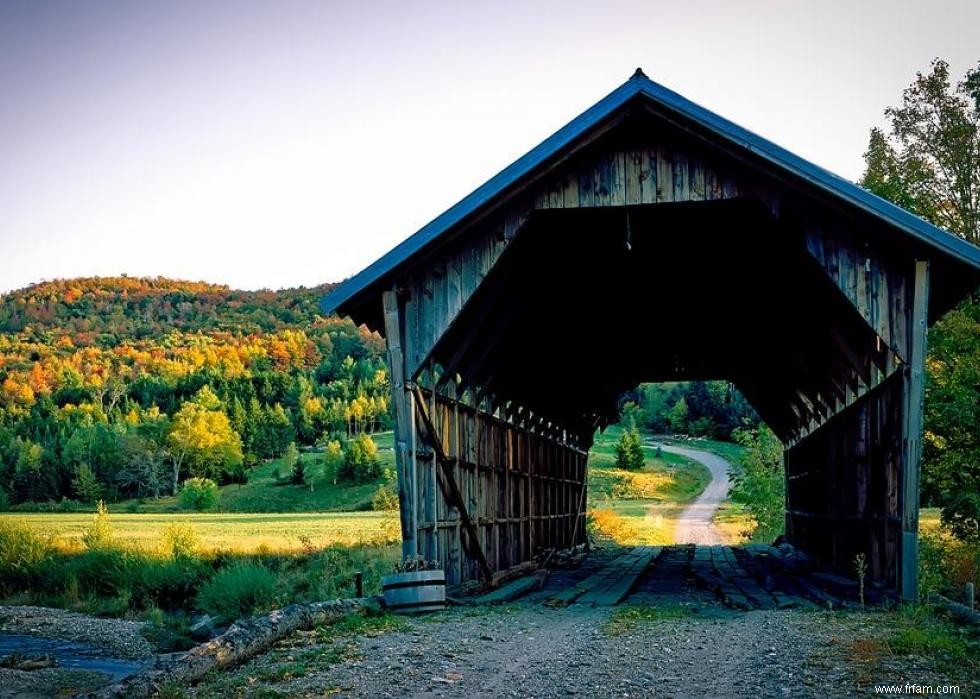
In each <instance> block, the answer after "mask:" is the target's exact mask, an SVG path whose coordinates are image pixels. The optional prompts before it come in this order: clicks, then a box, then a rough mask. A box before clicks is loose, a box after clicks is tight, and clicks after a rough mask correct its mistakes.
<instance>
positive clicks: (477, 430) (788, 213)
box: [324, 70, 980, 598]
mask: <svg viewBox="0 0 980 699" xmlns="http://www.w3.org/2000/svg"><path fill="white" fill-rule="evenodd" d="M978 282H980V250H978V249H977V248H975V247H973V246H971V245H970V244H968V243H966V242H964V241H962V240H960V239H958V238H956V237H954V236H952V235H950V234H948V233H946V232H944V231H942V230H940V229H938V228H936V227H934V226H932V225H930V224H928V223H926V222H925V221H923V220H922V219H920V218H917V217H916V216H913V215H912V214H910V213H908V212H907V211H905V210H903V209H901V208H898V207H896V206H894V205H892V204H890V203H888V202H886V201H884V200H882V199H880V198H878V197H876V196H873V195H871V194H869V193H867V192H866V191H864V190H862V189H861V188H860V187H857V186H856V185H854V184H852V183H851V182H848V181H845V180H843V179H841V178H839V177H837V176H835V175H833V174H831V173H829V172H827V171H826V170H823V169H821V168H819V167H816V166H815V165H813V164H811V163H809V162H807V161H805V160H803V159H802V158H799V157H797V156H796V155H793V154H792V153H790V152H788V151H786V150H784V149H782V148H780V147H779V146H776V145H774V144H773V143H770V142H769V141H767V140H765V139H763V138H760V137H759V136H757V135H755V134H753V133H751V132H749V131H747V130H745V129H743V128H741V127H739V126H737V125H735V124H733V123H731V122H730V121H727V120H725V119H723V118H721V117H719V116H718V115H716V114H713V113H712V112H710V111H708V110H706V109H704V108H702V107H699V106H698V105H696V104H693V103H692V102H690V101H688V100H686V99H684V98H683V97H681V96H680V95H678V94H676V93H674V92H672V91H670V90H668V89H666V88H664V87H662V86H661V85H658V84H657V83H655V82H653V81H651V80H650V79H648V78H647V77H646V76H645V75H644V74H643V73H642V72H641V71H639V70H638V71H637V72H636V74H634V75H633V77H632V78H630V79H629V80H628V81H627V82H626V83H624V84H623V85H621V86H620V87H619V88H617V89H616V90H614V91H613V92H612V93H611V94H609V95H608V96H606V97H605V98H604V99H602V100H600V101H599V102H598V103H596V104H595V105H594V106H593V107H591V108H590V109H588V110H586V111H585V112H584V113H582V114H581V115H579V116H578V117H577V118H575V119H574V120H573V121H571V122H570V123H569V124H568V125H567V126H565V127H564V128H562V129H561V130H559V131H558V132H557V133H555V134H554V135H553V136H551V137H550V138H548V139H547V140H545V141H544V142H543V143H541V144H540V145H539V146H537V147H536V148H534V149H533V150H532V151H530V152H529V153H527V154H526V155H525V156H523V157H522V158H520V159H519V160H517V161H516V162H514V163H513V164H512V165H510V166H509V167H507V168H506V169H505V170H503V171H502V172H501V173H499V174H498V175H496V176H495V177H493V178H492V179H491V180H489V181H488V182H487V183H486V184H484V185H483V186H481V187H480V188H479V189H477V190H476V191H474V192H473V193H472V194H470V195H469V196H467V197H466V198H465V199H463V200H462V201H460V202H459V203H458V204H456V205H455V206H453V207H452V208H451V209H449V210H448V211H446V212H445V213H443V214H442V215H440V216H439V217H437V218H436V219H435V220H433V221H432V222H431V223H429V224H428V225H427V226H425V227H424V228H422V229H421V230H420V231H418V232H417V233H415V234H414V235H412V236H411V237H409V238H408V239H406V240H405V241H404V242H402V243H401V244H400V245H398V246H397V247H396V248H394V249H393V250H391V251H390V252H389V253H387V254H386V255H385V256H383V257H382V258H380V259H379V260H377V261H376V262H374V263H373V264H372V265H370V266H369V267H368V268H366V269H365V270H363V271H362V272H360V273H359V274H357V275H356V276H354V277H352V278H350V279H348V280H346V281H345V282H344V283H343V284H341V285H340V286H339V287H338V288H337V289H335V290H334V291H333V292H332V293H331V294H330V296H328V297H327V298H326V299H325V301H324V307H325V310H326V311H328V312H334V311H336V312H339V313H341V314H345V315H349V316H351V317H352V318H354V320H355V321H357V322H359V323H365V324H367V325H368V326H369V327H371V328H373V329H375V330H378V331H380V332H381V333H382V334H384V336H385V337H386V338H387V342H388V356H389V362H390V371H391V380H392V389H393V406H394V415H395V445H396V460H397V468H398V484H399V500H400V503H401V528H402V537H403V546H404V549H403V550H404V554H405V555H406V556H415V555H421V556H424V557H425V558H426V559H427V560H436V561H439V562H440V563H441V564H443V565H444V567H445V569H446V572H447V575H448V579H449V581H450V582H461V581H465V580H469V579H474V578H480V577H487V576H489V575H490V574H491V573H492V572H493V571H497V570H501V569H505V568H508V567H510V566H513V565H516V564H518V563H521V562H522V561H525V560H527V559H529V558H530V557H531V556H532V555H534V554H535V552H536V551H539V550H541V549H543V548H551V547H568V546H572V545H574V544H577V543H579V542H581V541H582V540H583V539H584V536H585V504H586V458H587V451H588V449H589V446H590V445H591V443H592V439H593V435H594V434H595V431H596V429H597V428H602V427H604V426H605V425H606V424H608V423H609V422H611V421H614V420H615V419H616V417H617V398H618V397H619V396H620V395H621V394H622V393H623V392H624V391H626V390H628V389H630V388H632V387H634V386H635V385H636V384H637V383H639V382H641V381H644V382H656V381H678V380H695V379H725V380H728V381H730V382H732V383H734V384H735V386H737V387H738V389H739V390H740V391H741V392H742V393H743V394H744V395H745V396H746V398H747V399H748V400H749V401H750V402H751V403H752V405H753V406H754V407H755V409H756V410H757V412H758V413H759V415H760V416H761V417H762V418H763V419H764V420H765V421H766V423H767V424H768V425H769V426H770V427H771V428H772V429H773V430H774V431H775V432H776V434H777V435H778V436H779V438H780V439H781V440H782V442H783V443H784V445H785V449H786V450H785V463H786V478H787V490H786V492H787V496H786V535H787V538H788V540H789V541H790V542H792V543H793V544H795V545H796V546H798V547H801V548H802V549H804V550H806V551H807V552H809V553H810V554H812V555H814V556H816V557H817V558H818V559H819V560H822V561H823V562H825V563H826V564H827V565H829V566H831V567H834V568H837V569H839V570H842V571H845V572H846V571H849V570H850V569H851V564H852V561H853V558H854V556H855V555H856V554H858V553H864V554H865V555H866V556H867V558H868V564H869V575H870V576H871V577H873V578H874V579H876V580H879V581H882V582H883V583H885V584H886V585H887V586H889V587H891V588H893V589H895V590H896V591H898V592H900V594H901V595H902V596H904V597H906V598H911V597H914V596H915V594H916V564H915V563H916V556H917V527H918V509H919V498H918V493H919V468H920V452H921V439H922V400H923V378H924V376H923V373H924V359H925V351H926V328H927V326H928V325H929V324H930V323H932V322H933V321H935V320H936V319H937V318H938V317H939V316H940V315H941V314H942V313H943V312H944V311H946V310H947V309H949V308H950V307H951V306H952V305H953V304H954V303H956V302H957V301H958V300H960V299H961V298H962V297H963V296H965V295H966V294H967V293H969V292H970V291H971V290H972V289H973V288H975V287H976V285H977V284H978Z"/></svg>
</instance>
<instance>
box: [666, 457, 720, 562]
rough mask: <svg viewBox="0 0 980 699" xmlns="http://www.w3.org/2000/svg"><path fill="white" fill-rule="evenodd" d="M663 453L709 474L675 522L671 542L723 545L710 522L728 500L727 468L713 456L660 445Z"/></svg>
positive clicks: (718, 533) (718, 458)
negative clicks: (681, 458) (692, 463)
mask: <svg viewBox="0 0 980 699" xmlns="http://www.w3.org/2000/svg"><path fill="white" fill-rule="evenodd" d="M662 448H663V450H664V451H669V452H670V453H671V454H680V455H681V456H686V457H687V458H689V459H694V460H695V461H698V462H700V463H702V464H704V465H705V467H707V469H708V470H709V471H710V472H711V482H709V483H708V485H707V487H706V488H705V489H704V491H703V492H702V493H701V494H700V495H699V496H698V497H697V499H696V500H695V501H694V502H692V503H691V504H690V505H688V506H687V507H686V508H685V509H684V511H683V512H682V513H681V516H680V517H679V518H678V520H677V528H676V529H675V531H674V541H675V542H676V543H678V544H705V545H708V546H713V545H716V544H723V543H725V540H724V538H723V537H722V535H721V533H720V532H719V531H718V529H717V528H715V525H714V522H712V518H713V517H714V515H715V512H716V511H717V510H718V508H719V507H720V506H721V504H722V503H723V502H725V500H726V498H727V497H728V473H729V471H730V470H731V464H729V463H728V462H727V461H725V460H724V459H723V458H721V457H720V456H718V455H717V454H712V453H711V452H709V451H702V450H701V449H688V448H686V447H675V446H667V445H666V444H664V445H662Z"/></svg>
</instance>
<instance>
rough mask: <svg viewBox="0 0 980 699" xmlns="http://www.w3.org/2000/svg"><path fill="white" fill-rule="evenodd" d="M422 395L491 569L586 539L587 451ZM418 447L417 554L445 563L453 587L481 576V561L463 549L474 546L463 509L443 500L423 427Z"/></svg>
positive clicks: (438, 397)
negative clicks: (468, 532)
mask: <svg viewBox="0 0 980 699" xmlns="http://www.w3.org/2000/svg"><path fill="white" fill-rule="evenodd" d="M421 394H422V395H423V396H425V398H426V400H427V402H428V406H427V409H428V411H429V414H430V415H431V416H432V422H433V423H434V425H435V427H436V431H437V432H438V439H439V440H440V442H441V451H442V452H443V453H445V454H446V455H447V456H448V457H449V458H450V459H451V471H452V478H454V479H455V481H456V483H457V484H458V487H459V490H460V492H461V494H462V498H463V505H464V507H465V508H466V511H467V513H468V514H469V516H470V518H471V519H472V520H473V521H474V523H475V525H476V528H477V531H478V542H477V544H478V545H479V547H480V549H481V550H482V552H483V555H484V556H485V557H486V560H487V562H488V563H489V565H490V568H491V569H493V570H503V569H506V568H509V567H511V566H514V565H517V564H518V563H521V562H523V561H526V560H528V559H529V558H531V556H532V555H533V554H534V553H536V552H538V551H540V550H544V549H550V548H568V547H570V546H574V545H576V544H579V543H581V542H582V541H584V537H585V509H584V505H585V488H586V478H585V474H586V470H585V469H586V458H587V454H586V453H585V452H584V451H582V450H580V449H575V448H573V447H570V446H567V445H565V444H562V443H561V442H560V441H559V440H558V439H556V438H555V437H552V436H548V435H542V434H536V433H534V432H532V431H529V430H528V429H526V428H525V427H523V426H521V425H519V424H515V423H513V422H511V421H508V420H505V419H503V418H501V417H497V416H494V415H492V414H489V413H488V412H486V411H484V410H481V409H479V408H476V407H474V406H472V405H468V404H467V403H466V402H464V401H463V400H456V399H453V398H449V397H447V396H444V395H440V394H437V393H434V392H432V391H430V390H422V391H421ZM416 424H419V423H418V420H417V421H416ZM416 445H417V448H416V451H415V473H414V483H415V488H414V493H415V499H414V500H415V501H414V505H413V507H414V509H415V511H416V512H417V513H418V517H417V522H416V523H415V526H416V535H415V540H416V542H417V544H416V545H417V551H416V552H415V553H417V554H418V555H421V556H423V557H424V558H425V559H426V560H434V561H439V562H440V563H442V564H443V566H444V567H445V570H446V574H447V580H449V581H450V582H451V583H459V582H462V581H465V580H473V579H479V578H480V577H481V571H480V569H479V567H478V565H477V559H476V557H475V556H474V555H467V552H466V546H467V544H471V542H468V541H467V540H466V537H467V534H466V533H465V532H464V531H463V527H462V521H461V512H460V511H459V508H457V507H456V506H454V505H453V504H452V503H451V501H450V500H449V499H448V498H447V497H445V484H444V483H443V482H442V480H443V476H442V473H441V471H440V469H439V465H438V464H437V463H436V451H435V450H434V449H433V448H432V446H431V444H430V442H429V436H428V435H426V434H424V433H423V431H422V430H421V428H420V429H419V431H418V433H417V434H416Z"/></svg>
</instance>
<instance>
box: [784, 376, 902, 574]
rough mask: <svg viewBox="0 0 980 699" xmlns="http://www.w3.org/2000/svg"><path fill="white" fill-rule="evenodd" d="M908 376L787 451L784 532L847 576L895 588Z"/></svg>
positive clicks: (879, 389) (866, 397) (876, 391)
mask: <svg viewBox="0 0 980 699" xmlns="http://www.w3.org/2000/svg"><path fill="white" fill-rule="evenodd" d="M904 385H905V384H904V381H903V374H902V373H901V372H898V373H895V374H893V375H892V376H891V377H890V378H888V379H886V380H885V381H884V382H882V383H881V384H879V385H878V386H876V387H875V389H874V390H872V391H871V392H869V393H867V394H865V395H864V396H862V397H861V398H859V399H858V400H857V401H856V402H855V403H854V404H852V405H851V406H849V407H848V408H847V409H845V410H844V411H843V412H841V413H839V414H837V415H836V416H834V417H833V418H831V419H830V421H828V422H827V424H825V425H823V426H822V427H821V428H819V429H817V430H816V431H815V432H813V433H812V434H811V435H809V436H808V437H807V438H806V439H804V440H802V441H801V442H800V443H798V444H797V445H795V446H793V447H791V448H790V449H788V450H787V451H786V484H787V493H786V502H787V512H786V535H787V538H788V539H789V540H790V541H791V542H792V543H793V544H794V545H797V546H799V547H801V548H802V549H804V550H805V551H807V552H809V553H811V554H812V555H814V556H816V557H817V558H818V559H821V560H823V561H825V562H828V563H830V564H831V565H832V566H833V567H835V568H836V569H837V570H839V571H840V572H841V573H842V574H844V575H847V576H852V575H853V564H854V557H855V556H856V555H857V554H859V553H864V554H865V555H866V556H867V557H868V565H869V571H868V573H869V577H870V578H871V579H874V580H880V581H883V582H885V583H887V584H889V585H892V586H894V585H895V583H896V575H897V563H898V555H899V553H898V551H899V547H900V545H901V531H902V516H901V509H900V507H901V497H900V493H901V484H902V421H903V413H902V394H903V388H904Z"/></svg>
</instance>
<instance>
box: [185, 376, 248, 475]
mask: <svg viewBox="0 0 980 699" xmlns="http://www.w3.org/2000/svg"><path fill="white" fill-rule="evenodd" d="M167 442H168V445H169V447H170V456H171V460H172V463H173V492H174V494H176V493H177V488H178V486H179V484H180V472H181V470H182V469H186V470H187V471H188V472H189V473H190V474H191V475H192V476H196V477H207V478H215V477H217V476H219V475H220V474H222V473H225V472H228V471H232V470H234V469H236V468H238V467H240V466H241V465H242V461H243V457H242V439H241V437H240V436H239V434H238V433H237V432H236V431H235V430H234V428H232V426H231V422H230V421H229V420H228V416H227V415H225V413H224V412H223V411H222V410H221V401H220V400H219V399H218V397H217V396H216V395H215V394H214V391H212V390H211V388H210V387H209V386H203V387H202V388H201V390H199V391H198V392H197V393H196V394H194V397H193V398H192V399H191V400H189V401H186V402H184V404H183V405H181V406H180V410H178V411H177V413H176V414H175V415H174V418H173V421H172V423H171V426H170V434H169V435H168V437H167Z"/></svg>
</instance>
